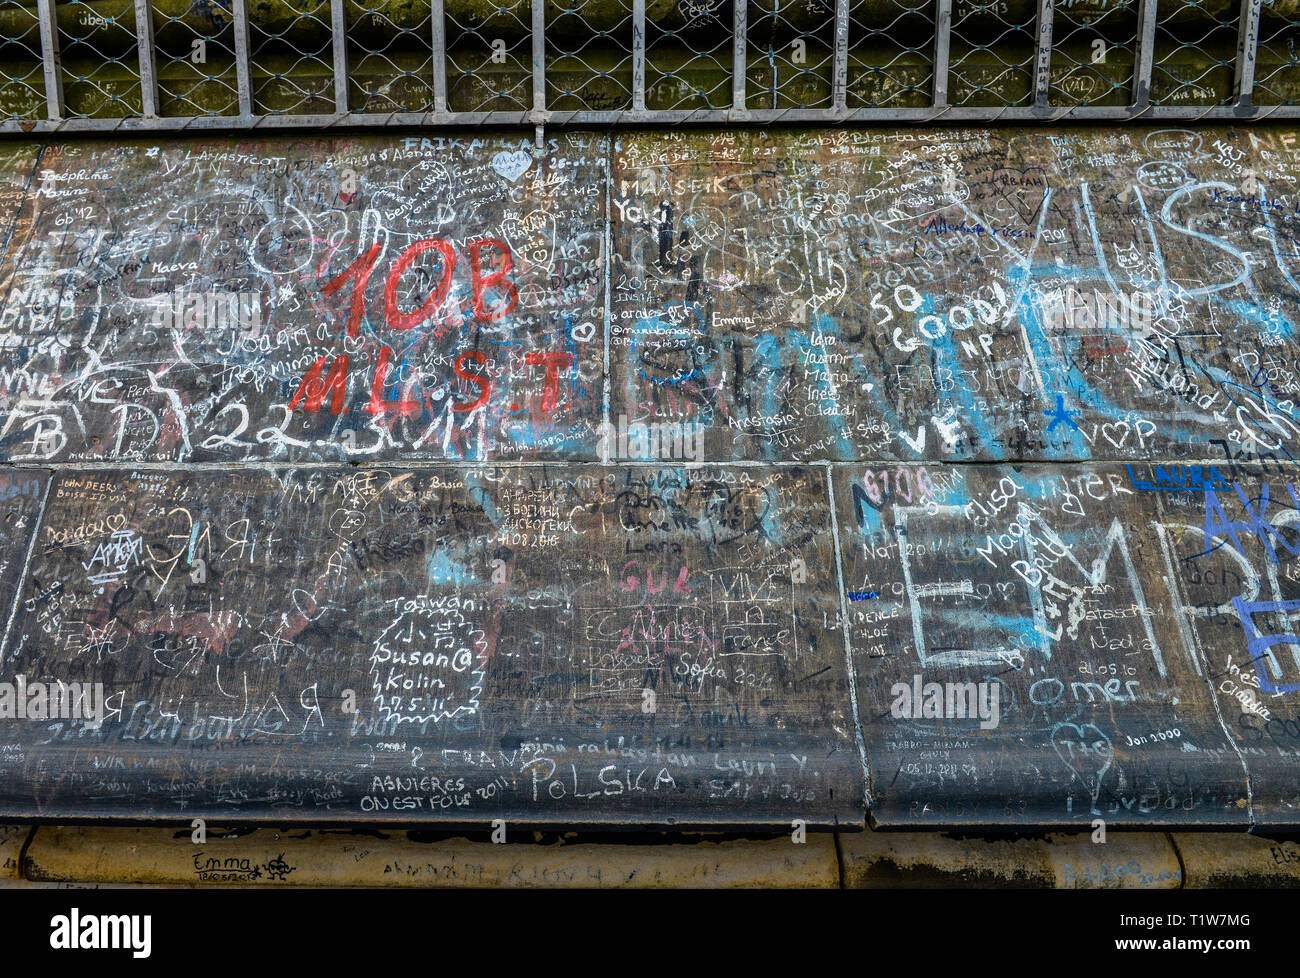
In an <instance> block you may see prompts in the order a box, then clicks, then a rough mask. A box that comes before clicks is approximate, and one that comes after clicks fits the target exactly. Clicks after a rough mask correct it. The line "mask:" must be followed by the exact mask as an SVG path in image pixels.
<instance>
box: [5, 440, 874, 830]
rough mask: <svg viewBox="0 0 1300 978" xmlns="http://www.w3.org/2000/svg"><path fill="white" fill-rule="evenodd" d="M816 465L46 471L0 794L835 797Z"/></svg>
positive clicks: (57, 804) (791, 809)
mask: <svg viewBox="0 0 1300 978" xmlns="http://www.w3.org/2000/svg"><path fill="white" fill-rule="evenodd" d="M825 499H826V487H825V473H824V472H823V471H821V470H818V469H811V470H810V469H791V468H785V467H771V468H764V469H761V470H760V469H746V468H737V467H707V468H702V469H692V470H689V471H687V470H681V469H661V468H645V467H632V466H627V467H621V468H617V469H616V468H606V467H582V468H564V467H559V468H556V467H546V466H540V465H539V466H522V467H511V468H472V467H462V468H454V469H453V468H433V469H420V470H414V471H413V470H402V469H354V468H348V467H345V468H342V469H337V468H313V469H304V470H294V471H280V472H267V471H262V470H257V469H224V470H219V471H206V472H197V471H196V472H189V473H168V472H158V471H155V472H131V471H129V470H117V471H103V470H101V471H96V472H89V473H75V472H63V473H61V474H60V475H58V476H57V477H56V478H55V481H54V483H53V485H52V488H51V491H50V500H49V505H48V508H47V510H46V513H45V518H44V520H43V523H42V526H41V529H40V532H39V534H38V537H37V540H36V544H35V547H34V548H33V555H32V558H31V565H30V573H29V575H28V579H27V581H28V583H27V587H26V589H25V590H24V592H23V594H22V596H21V602H20V604H19V610H18V617H17V621H16V623H15V625H14V628H13V634H12V636H11V640H10V641H9V643H8V645H7V651H6V652H5V655H4V661H3V669H4V672H5V674H6V675H10V674H23V675H26V676H27V677H28V680H29V682H34V681H37V680H42V681H45V680H50V681H52V680H53V679H55V678H61V679H63V680H64V681H68V682H78V681H94V682H102V683H103V686H104V694H105V697H106V702H107V711H106V713H105V716H104V721H103V724H102V726H101V727H99V728H93V726H91V725H87V724H85V723H82V722H80V721H74V722H63V721H49V722H47V723H33V722H29V721H27V720H23V719H8V720H0V743H2V744H4V745H5V749H6V751H8V752H9V756H10V762H9V763H8V764H6V765H4V766H3V767H0V810H3V811H4V812H5V814H6V815H8V816H15V817H36V816H40V817H42V818H67V817H83V818H84V817H115V818H154V819H157V818H186V819H188V818H191V817H205V818H218V819H226V820H238V821H246V820H247V821H266V820H273V819H279V820H284V819H286V818H288V819H291V820H292V821H294V822H321V821H324V822H331V821H333V822H337V821H348V820H350V821H367V822H385V823H393V822H415V823H419V822H428V821H438V822H446V823H455V824H477V825H478V826H479V827H483V826H485V825H486V824H487V823H488V822H489V821H490V820H491V819H494V818H505V819H508V820H509V821H510V822H511V823H519V822H524V823H534V824H563V823H566V822H587V823H597V824H615V825H617V824H647V823H649V824H673V825H677V826H687V825H693V824H699V825H714V824H719V823H722V824H730V823H735V824H752V823H768V824H772V823H776V824H781V825H785V826H789V824H790V822H791V820H792V819H795V818H801V819H804V820H805V821H806V822H807V824H809V825H822V826H825V825H833V824H836V823H846V822H847V823H853V822H859V823H860V822H861V819H862V815H863V812H862V808H861V798H862V768H861V759H860V754H859V751H858V748H857V745H856V744H855V743H854V740H853V737H852V733H851V731H852V729H853V722H854V721H853V716H852V713H851V710H850V708H849V702H848V699H847V698H846V697H845V696H844V691H845V689H846V685H847V684H846V676H845V668H846V660H845V656H844V649H843V642H842V632H841V630H840V628H839V624H838V620H837V608H838V594H837V587H836V575H835V570H834V545H833V534H832V533H831V532H830V524H831V520H830V517H829V513H828V512H827V509H826V503H825Z"/></svg>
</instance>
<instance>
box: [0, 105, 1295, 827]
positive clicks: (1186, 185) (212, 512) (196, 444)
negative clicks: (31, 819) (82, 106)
mask: <svg viewBox="0 0 1300 978" xmlns="http://www.w3.org/2000/svg"><path fill="white" fill-rule="evenodd" d="M3 150H4V152H3V157H2V158H0V171H2V177H0V179H2V182H3V187H2V188H0V193H2V195H3V199H2V200H0V208H2V210H3V213H2V214H0V221H2V222H3V223H2V224H0V228H2V229H3V230H2V232H0V234H2V235H3V238H2V239H0V240H3V248H4V250H3V265H0V296H3V305H0V343H2V346H0V453H2V454H3V461H4V463H5V471H4V472H3V473H2V475H3V479H4V486H5V489H4V495H5V498H6V499H7V500H8V503H7V504H6V512H7V518H6V519H5V520H4V522H3V524H2V525H0V534H2V535H3V540H4V552H3V555H2V557H0V586H2V588H3V595H0V600H2V602H3V607H2V609H0V610H2V611H3V619H4V621H5V627H4V633H3V639H0V641H2V643H3V644H2V645H0V680H3V682H0V808H2V809H3V812H0V814H9V815H20V816H21V815H27V816H34V815H43V816H46V817H58V816H71V815H76V814H86V813H90V814H94V815H99V816H116V817H153V818H160V817H172V816H175V817H180V816H182V815H185V816H186V817H189V815H191V814H194V813H197V814H202V815H206V816H209V817H217V818H220V817H228V818H236V817H237V818H240V819H266V818H272V817H282V816H283V815H284V814H285V813H286V812H287V813H289V814H291V815H292V817H293V818H294V819H297V820H304V819H305V820H321V821H348V820H385V821H429V820H436V821H442V822H448V823H452V822H455V823H464V824H478V823H483V824H486V823H487V822H489V821H490V820H491V819H492V818H496V817H506V818H511V819H516V820H523V821H527V822H531V823H535V824H543V823H588V822H590V823H602V824H626V825H636V824H664V823H666V822H669V821H671V822H672V823H674V824H678V825H709V826H716V825H726V824H735V825H741V824H747V823H764V824H781V825H788V824H789V823H790V822H791V821H792V820H795V819H803V820H804V821H806V822H807V823H808V824H810V825H814V826H816V825H822V826H825V825H831V824H836V823H838V824H846V823H847V824H851V823H853V822H860V821H861V819H862V818H863V815H864V813H865V812H866V811H868V810H869V811H870V814H871V817H872V818H873V819H875V820H876V821H877V822H878V823H879V824H881V825H903V824H906V825H931V826H942V825H960V824H989V825H999V826H1000V825H1006V826H1022V827H1029V826H1040V825H1043V826H1071V825H1073V826H1085V827H1086V825H1087V824H1088V823H1090V822H1091V821H1092V820H1093V819H1096V818H1104V819H1106V820H1108V821H1112V820H1113V821H1116V822H1119V823H1120V824H1133V825H1142V824H1151V825H1155V824H1165V823H1180V824H1203V825H1237V826H1242V827H1245V826H1250V825H1257V824H1258V825H1287V826H1290V825H1294V824H1296V823H1297V821H1298V820H1297V819H1296V817H1295V816H1294V814H1293V811H1294V808H1293V805H1294V804H1295V803H1296V802H1297V799H1296V797H1295V788H1294V785H1295V777H1294V774H1295V770H1296V768H1295V764H1296V763H1297V755H1296V749H1297V747H1300V739H1297V738H1300V718H1298V717H1300V711H1297V709H1296V702H1297V700H1296V697H1297V696H1300V638H1297V637H1296V636H1295V635H1293V634H1292V633H1293V631H1294V627H1293V625H1292V624H1291V620H1292V615H1293V614H1295V612H1296V611H1298V610H1300V585H1297V583H1296V582H1297V580H1300V561H1298V560H1297V557H1300V528H1298V527H1297V526H1295V525H1293V524H1294V523H1295V522H1296V517H1295V516H1294V515H1293V514H1295V513H1297V512H1298V511H1300V496H1298V495H1297V492H1298V490H1297V489H1296V487H1295V485H1294V483H1295V482H1296V479H1295V477H1294V474H1293V464H1294V462H1295V459H1294V458H1293V457H1292V454H1291V453H1292V449H1293V446H1294V445H1295V438H1296V434H1297V433H1300V414H1298V413H1297V411H1296V409H1295V405H1294V403H1293V399H1294V397H1295V394H1296V392H1297V391H1300V380H1297V373H1298V372H1300V365H1297V363H1296V359H1295V344H1296V341H1295V337H1294V335H1293V334H1294V329H1295V326H1294V324H1295V323H1296V322H1297V321H1300V320H1298V318H1297V317H1300V286H1298V285H1297V283H1296V279H1295V276H1296V274H1297V272H1298V271H1300V252H1297V249H1296V240H1297V237H1296V232H1297V231H1300V195H1298V194H1297V192H1296V188H1295V180H1296V178H1297V176H1300V134H1297V133H1295V132H1293V131H1292V130H1289V129H1282V128H1269V127H1260V128H1252V129H1249V130H1232V129H1224V128H1198V129H1195V130H1185V129H1158V128H1154V127H1147V128H1122V129H1120V128H1117V129H1109V130H1099V129H1059V130H1034V131H1025V130H1016V129H987V130H975V129H971V130H953V129H944V130H889V129H854V130H842V131H834V132H830V131H822V130H819V131H816V132H809V131H797V130H790V131H786V130H771V131H737V132H713V131H709V132H703V131H700V132H663V133H646V134H641V135H635V136H631V135H625V134H624V135H618V134H615V135H610V134H603V133H583V132H573V133H557V134H552V135H551V136H550V138H549V140H548V142H547V143H546V145H545V146H544V147H543V148H541V149H537V148H535V147H534V146H533V145H532V143H531V140H521V139H519V138H517V137H513V136H486V135H478V136H464V137H450V136H442V137H434V136H421V135H404V134H388V135H383V136H373V137H372V136H366V137H337V138H335V137H331V138H317V139H314V140H309V141H302V140H290V139H279V140H277V139H263V140H239V141H231V140H219V141H218V140H201V139H192V138H190V139H177V140H173V141H164V142H158V141H145V140H139V141H124V142H123V141H116V142H89V141H87V142H76V143H59V144H49V145H46V144H26V143H10V144H6V145H5V146H4V147H3ZM5 683H8V684H9V688H8V689H7V687H6V686H5ZM73 684H77V685H76V686H74V685H73ZM82 684H85V685H82ZM65 687H66V688H68V689H70V690H72V691H73V692H79V693H84V694H85V695H86V697H88V698H90V699H92V700H93V699H94V696H95V695H102V703H101V704H100V708H99V709H98V711H94V712H95V716H92V717H89V718H87V717H85V716H64V715H62V714H59V713H58V710H57V709H56V707H58V708H62V707H63V706H66V705H67V704H66V703H60V702H58V700H59V698H60V696H61V695H63V694H62V692H61V691H62V690H64V688H65ZM42 698H43V699H44V702H43V703H42V702H41V700H42ZM63 698H64V699H67V698H68V696H63ZM6 702H8V703H9V705H10V709H9V712H6ZM83 712H84V711H83ZM20 714H21V715H20ZM34 714H35V715H34Z"/></svg>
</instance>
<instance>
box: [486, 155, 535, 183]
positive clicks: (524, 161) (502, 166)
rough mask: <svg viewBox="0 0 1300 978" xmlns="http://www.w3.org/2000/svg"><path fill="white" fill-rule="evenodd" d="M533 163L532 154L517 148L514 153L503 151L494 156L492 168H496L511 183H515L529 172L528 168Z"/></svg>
mask: <svg viewBox="0 0 1300 978" xmlns="http://www.w3.org/2000/svg"><path fill="white" fill-rule="evenodd" d="M532 165H533V157H532V154H531V153H527V152H525V151H524V150H522V149H520V150H516V151H515V152H513V153H507V152H505V151H502V152H500V153H497V155H496V156H494V157H492V169H494V170H496V171H497V173H499V174H501V175H502V176H503V177H505V178H506V179H507V180H509V181H510V182H511V183H514V182H515V181H516V180H518V179H519V178H520V177H522V176H523V175H524V174H525V173H526V172H528V168H529V167H530V166H532Z"/></svg>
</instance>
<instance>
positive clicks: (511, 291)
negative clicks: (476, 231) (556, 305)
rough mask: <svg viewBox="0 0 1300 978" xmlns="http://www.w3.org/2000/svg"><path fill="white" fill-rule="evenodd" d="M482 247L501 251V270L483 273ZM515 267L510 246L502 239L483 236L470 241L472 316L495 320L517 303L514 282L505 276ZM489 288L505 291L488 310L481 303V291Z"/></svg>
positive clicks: (506, 314) (517, 296)
mask: <svg viewBox="0 0 1300 978" xmlns="http://www.w3.org/2000/svg"><path fill="white" fill-rule="evenodd" d="M484 248H495V249H496V250H497V251H499V252H501V266H502V267H501V270H500V271H495V272H489V273H488V274H487V275H484V274H483V259H482V252H483V249H484ZM514 267H515V262H514V259H513V258H512V257H511V256H510V248H509V246H508V245H506V244H505V243H504V242H502V241H498V240H496V239H495V238H484V239H483V240H481V241H472V242H470V245H469V273H470V279H471V282H472V284H473V288H474V316H475V318H477V319H481V320H484V321H485V322H489V323H491V322H496V321H497V320H498V319H502V318H504V317H505V316H508V315H509V314H510V311H511V310H512V309H514V307H515V306H516V305H518V303H519V290H518V289H517V288H515V284H514V283H513V282H511V281H509V280H508V279H507V278H506V276H507V275H509V274H510V270H511V269H513V268H514ZM490 288H498V289H501V290H502V291H504V292H505V299H504V300H502V301H501V302H500V303H498V304H497V305H496V306H495V307H494V308H493V309H492V310H491V311H488V310H487V309H486V308H485V307H484V305H483V293H484V292H485V291H486V290H487V289H490Z"/></svg>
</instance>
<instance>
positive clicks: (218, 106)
mask: <svg viewBox="0 0 1300 978" xmlns="http://www.w3.org/2000/svg"><path fill="white" fill-rule="evenodd" d="M153 30H154V50H155V52H156V54H155V56H154V63H155V66H156V69H157V72H158V99H159V105H160V109H159V111H160V112H161V114H162V115H166V116H203V115H236V114H238V112H239V82H238V78H237V73H236V69H235V31H234V25H233V21H232V19H231V17H230V15H229V14H227V13H226V12H225V11H224V10H223V9H222V8H220V7H218V6H216V5H215V4H213V5H212V6H210V7H197V6H196V8H191V9H190V10H185V11H184V12H182V11H181V10H179V9H178V10H176V11H175V12H169V11H167V10H165V9H163V8H162V7H161V5H155V6H154V11H153Z"/></svg>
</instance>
